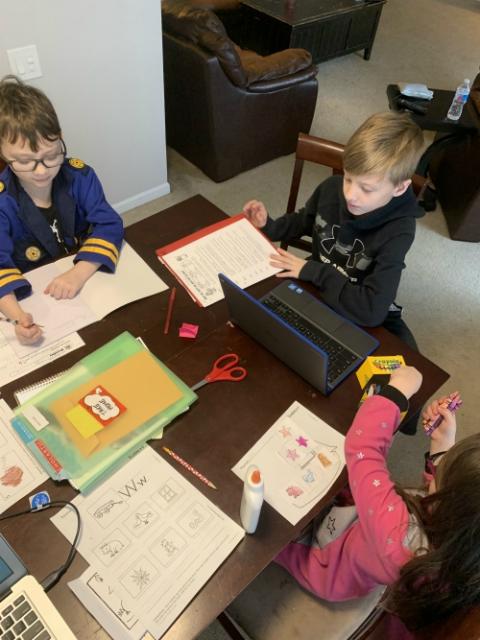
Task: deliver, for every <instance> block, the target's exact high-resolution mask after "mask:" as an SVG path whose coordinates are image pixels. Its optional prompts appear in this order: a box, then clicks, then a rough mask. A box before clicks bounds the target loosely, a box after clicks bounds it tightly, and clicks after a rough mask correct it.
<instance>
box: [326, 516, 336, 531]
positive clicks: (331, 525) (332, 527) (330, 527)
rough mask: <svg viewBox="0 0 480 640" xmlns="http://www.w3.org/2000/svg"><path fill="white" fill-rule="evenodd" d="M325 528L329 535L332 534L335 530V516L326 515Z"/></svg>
mask: <svg viewBox="0 0 480 640" xmlns="http://www.w3.org/2000/svg"><path fill="white" fill-rule="evenodd" d="M327 529H328V530H329V532H330V535H331V536H333V532H334V531H335V518H332V516H328V523H327Z"/></svg>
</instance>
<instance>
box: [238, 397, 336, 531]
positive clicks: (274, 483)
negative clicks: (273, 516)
mask: <svg viewBox="0 0 480 640" xmlns="http://www.w3.org/2000/svg"><path fill="white" fill-rule="evenodd" d="M344 442H345V437H344V436H343V435H342V434H341V433H339V432H338V431H336V429H332V427H330V426H329V425H328V424H327V423H326V422H324V421H323V420H322V419H321V418H318V417H317V416H316V415H314V414H313V413H312V412H311V411H309V410H308V409H306V408H305V407H304V406H303V405H301V404H300V403H299V402H294V403H293V404H292V405H291V406H290V407H289V408H288V409H287V411H285V413H284V414H283V415H281V416H280V418H279V419H278V420H277V421H276V422H275V423H274V424H273V425H272V427H270V429H269V430H268V431H267V432H266V433H265V434H264V435H263V436H262V437H261V438H260V440H259V441H258V442H257V443H256V444H255V445H254V446H253V447H252V448H251V449H250V451H248V452H247V453H246V454H245V455H244V456H243V458H242V459H241V460H240V461H239V462H237V464H236V465H235V466H234V467H233V469H232V471H233V472H234V473H235V474H236V475H237V476H238V477H239V478H240V479H241V480H243V479H244V478H245V474H246V472H247V469H248V467H249V466H250V465H256V466H257V467H258V468H259V469H260V470H261V471H262V473H263V477H264V481H265V500H266V501H267V502H268V504H270V505H271V506H272V507H273V508H274V509H276V510H277V511H278V512H279V513H280V514H281V515H282V516H283V517H284V518H286V519H287V520H288V521H289V522H291V523H292V524H296V523H297V522H298V521H299V520H300V519H301V518H303V516H304V515H306V514H307V513H308V512H309V511H310V509H311V508H312V507H313V506H314V504H315V503H317V502H318V501H319V500H320V498H321V497H322V496H324V495H325V494H326V493H327V491H328V489H329V488H330V487H331V485H332V484H333V483H334V482H335V480H336V479H337V477H338V476H339V474H340V472H341V471H342V469H343V466H344V464H345V454H344V450H343V448H344Z"/></svg>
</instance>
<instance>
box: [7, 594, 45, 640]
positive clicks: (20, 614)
mask: <svg viewBox="0 0 480 640" xmlns="http://www.w3.org/2000/svg"><path fill="white" fill-rule="evenodd" d="M0 607H1V604H0ZM51 637H52V636H51V635H50V634H49V632H48V631H47V630H46V629H45V627H44V625H43V622H42V621H41V620H40V619H39V617H38V616H37V614H36V613H35V611H34V609H33V607H32V605H31V604H30V602H29V601H28V599H27V598H26V597H25V596H19V597H18V598H16V600H14V601H13V602H12V603H11V604H9V605H8V606H6V607H4V608H3V609H1V608H0V639H1V640H17V639H18V638H20V639H21V640H50V638H51Z"/></svg>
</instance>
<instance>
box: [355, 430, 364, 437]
mask: <svg viewBox="0 0 480 640" xmlns="http://www.w3.org/2000/svg"><path fill="white" fill-rule="evenodd" d="M355 433H356V434H357V436H361V435H362V433H363V430H362V429H357V430H356V431H355Z"/></svg>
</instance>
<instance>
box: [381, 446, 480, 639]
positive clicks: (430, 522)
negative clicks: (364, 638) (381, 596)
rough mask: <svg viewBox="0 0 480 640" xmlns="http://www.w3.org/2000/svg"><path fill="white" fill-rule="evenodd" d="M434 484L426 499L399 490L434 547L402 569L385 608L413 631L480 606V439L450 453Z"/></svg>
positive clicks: (441, 465)
mask: <svg viewBox="0 0 480 640" xmlns="http://www.w3.org/2000/svg"><path fill="white" fill-rule="evenodd" d="M435 480H436V483H437V491H436V492H435V493H433V494H432V495H429V496H426V497H424V498H418V497H415V496H411V495H408V494H406V493H405V492H403V491H401V490H398V492H399V493H400V494H401V495H402V497H403V498H404V500H405V501H406V502H407V504H408V506H409V508H410V510H411V511H412V512H413V513H414V514H415V515H416V517H417V520H418V521H419V524H420V526H421V527H422V528H423V530H424V532H425V534H426V536H427V539H428V543H429V547H428V549H427V550H423V551H420V552H419V555H417V556H416V557H415V558H413V559H412V560H410V562H408V563H407V564H406V565H405V566H404V567H403V568H402V569H401V571H400V577H399V579H398V580H397V582H396V583H395V584H394V585H393V586H392V589H391V593H390V597H389V599H388V601H387V604H386V607H387V609H388V610H389V611H391V612H392V613H395V614H396V615H398V616H399V617H400V618H401V619H402V621H403V622H404V623H405V625H406V626H407V627H408V628H409V629H411V630H416V629H420V628H421V627H424V626H428V625H429V624H431V623H433V622H438V621H439V620H441V619H442V618H446V617H447V616H449V615H451V614H452V613H454V612H455V611H458V610H462V609H468V608H470V607H472V606H473V605H477V604H479V603H480V434H475V435H473V436H470V437H468V438H465V439H464V440H461V441H460V442H458V443H457V444H456V445H454V446H453V447H452V448H451V449H450V450H449V451H448V452H447V453H446V454H445V456H444V457H443V458H442V460H441V461H440V463H439V465H438V469H437V473H436V476H435Z"/></svg>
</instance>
